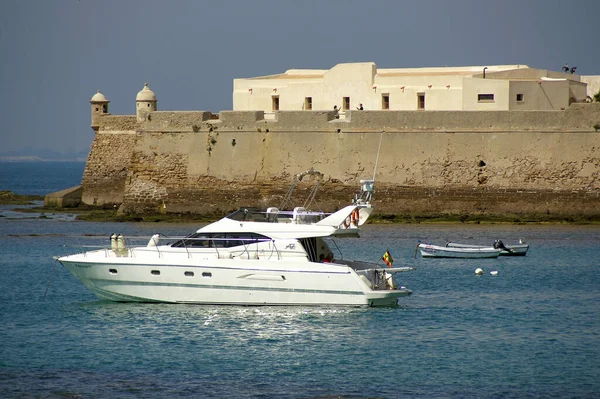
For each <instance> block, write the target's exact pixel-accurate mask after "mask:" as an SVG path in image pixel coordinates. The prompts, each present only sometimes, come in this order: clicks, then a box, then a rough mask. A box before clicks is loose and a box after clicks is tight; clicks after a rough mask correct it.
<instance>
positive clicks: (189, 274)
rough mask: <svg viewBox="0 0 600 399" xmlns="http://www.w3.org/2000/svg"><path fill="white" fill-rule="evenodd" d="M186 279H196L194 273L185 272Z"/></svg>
mask: <svg viewBox="0 0 600 399" xmlns="http://www.w3.org/2000/svg"><path fill="white" fill-rule="evenodd" d="M184 274H185V276H186V277H194V272H185V273H184Z"/></svg>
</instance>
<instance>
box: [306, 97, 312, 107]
mask: <svg viewBox="0 0 600 399" xmlns="http://www.w3.org/2000/svg"><path fill="white" fill-rule="evenodd" d="M304 109H305V110H311V109H312V97H304Z"/></svg>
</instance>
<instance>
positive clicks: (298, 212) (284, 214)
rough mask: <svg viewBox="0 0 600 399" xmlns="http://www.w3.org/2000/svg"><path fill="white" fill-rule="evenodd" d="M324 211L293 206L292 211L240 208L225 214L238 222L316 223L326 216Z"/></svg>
mask: <svg viewBox="0 0 600 399" xmlns="http://www.w3.org/2000/svg"><path fill="white" fill-rule="evenodd" d="M328 215H329V214H328V213H325V212H312V211H307V210H306V209H304V208H301V207H298V208H294V210H293V211H280V210H279V209H277V208H267V210H264V209H258V208H240V209H238V210H237V211H235V212H233V213H232V214H229V215H227V218H228V219H232V220H235V221H238V222H267V223H292V222H293V223H300V224H310V223H317V222H319V221H321V220H323V218H325V217H326V216H328Z"/></svg>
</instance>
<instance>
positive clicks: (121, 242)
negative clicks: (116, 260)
mask: <svg viewBox="0 0 600 399" xmlns="http://www.w3.org/2000/svg"><path fill="white" fill-rule="evenodd" d="M117 252H119V253H120V254H121V255H125V254H126V253H127V248H125V237H123V234H119V235H118V236H117Z"/></svg>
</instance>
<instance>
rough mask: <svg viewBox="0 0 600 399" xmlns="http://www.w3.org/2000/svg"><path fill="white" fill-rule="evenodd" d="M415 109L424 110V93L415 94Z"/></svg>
mask: <svg viewBox="0 0 600 399" xmlns="http://www.w3.org/2000/svg"><path fill="white" fill-rule="evenodd" d="M417 109H425V93H417Z"/></svg>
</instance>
